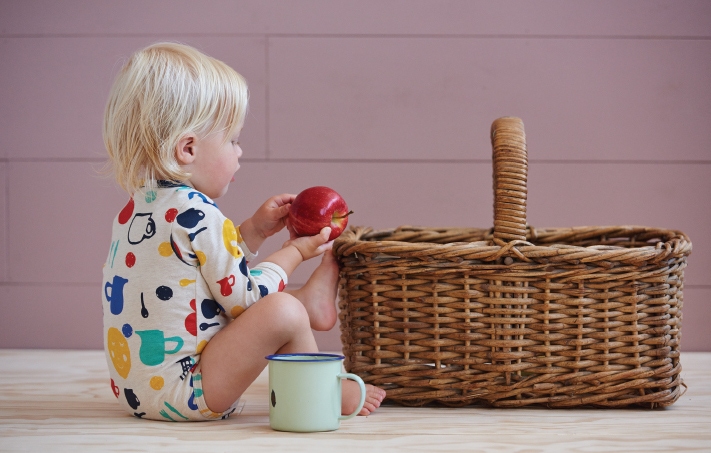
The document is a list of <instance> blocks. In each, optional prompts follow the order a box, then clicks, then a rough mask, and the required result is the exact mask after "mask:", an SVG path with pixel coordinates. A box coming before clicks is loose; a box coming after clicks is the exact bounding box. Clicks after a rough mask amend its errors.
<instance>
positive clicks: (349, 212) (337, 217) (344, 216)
mask: <svg viewBox="0 0 711 453" xmlns="http://www.w3.org/2000/svg"><path fill="white" fill-rule="evenodd" d="M351 214H353V211H352V210H351V211H348V214H346V215H343V216H333V218H334V219H345V218H346V217H348V216H349V215H351Z"/></svg>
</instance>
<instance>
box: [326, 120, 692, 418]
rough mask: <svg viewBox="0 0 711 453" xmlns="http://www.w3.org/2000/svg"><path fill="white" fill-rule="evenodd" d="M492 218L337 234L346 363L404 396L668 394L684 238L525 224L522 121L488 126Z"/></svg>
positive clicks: (610, 398) (557, 398) (674, 373)
mask: <svg viewBox="0 0 711 453" xmlns="http://www.w3.org/2000/svg"><path fill="white" fill-rule="evenodd" d="M491 136H492V145H493V148H494V157H493V163H494V198H495V201H494V228H493V229H492V230H485V229H475V228H439V229H437V228H420V227H406V226H405V227H400V228H396V229H389V230H381V231H373V230H371V229H370V228H363V227H354V228H351V229H350V230H348V231H346V232H345V233H343V234H342V235H341V237H340V238H338V239H337V240H336V243H335V245H334V250H335V253H336V256H337V257H338V260H339V262H340V264H341V287H340V302H339V307H340V315H339V316H340V320H341V333H342V335H341V340H342V343H343V353H344V355H345V356H346V361H345V366H346V369H347V370H348V371H349V372H352V373H356V374H358V375H359V376H361V377H362V378H363V380H364V381H365V382H366V383H371V384H374V385H378V386H380V387H382V388H384V389H386V390H387V397H386V399H388V400H391V401H394V402H397V403H400V404H403V405H409V406H421V405H424V404H427V403H431V402H437V403H442V404H445V405H449V406H465V405H469V404H486V405H492V406H497V407H516V406H525V405H530V404H542V405H547V406H549V407H574V406H581V405H593V406H606V407H615V406H628V405H642V406H645V407H657V406H667V405H670V404H672V403H673V402H674V401H676V400H677V399H678V398H679V396H680V395H681V394H682V393H683V391H682V387H683V386H684V384H683V382H682V380H681V377H680V371H681V364H680V362H679V339H680V336H681V335H680V327H681V306H682V302H683V295H682V289H683V282H684V274H683V271H684V268H685V267H686V259H687V256H688V255H689V253H690V252H691V242H690V240H689V238H688V237H687V236H686V235H685V234H683V233H681V232H679V231H670V230H663V229H656V228H645V227H637V226H612V227H577V228H550V229H534V228H532V227H529V226H527V225H526V194H527V190H526V175H527V155H526V144H525V135H524V130H523V123H522V122H521V120H519V119H517V118H501V119H498V120H496V121H495V122H494V124H493V125H492V131H491Z"/></svg>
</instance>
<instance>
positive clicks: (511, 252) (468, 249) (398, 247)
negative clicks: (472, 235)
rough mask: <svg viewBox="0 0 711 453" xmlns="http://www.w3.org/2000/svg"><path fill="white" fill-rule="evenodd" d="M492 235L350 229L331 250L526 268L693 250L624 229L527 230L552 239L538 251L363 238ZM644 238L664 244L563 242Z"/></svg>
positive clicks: (522, 245)
mask: <svg viewBox="0 0 711 453" xmlns="http://www.w3.org/2000/svg"><path fill="white" fill-rule="evenodd" d="M492 230H493V229H484V228H469V227H435V228H429V227H420V226H410V225H403V226H400V227H397V228H388V229H379V230H375V229H373V228H371V227H365V226H351V227H349V228H348V229H347V230H346V231H344V232H343V233H342V234H341V236H340V237H338V238H337V239H336V240H335V242H334V245H333V249H334V253H335V254H336V255H337V256H348V255H357V254H361V255H365V256H369V255H371V256H372V255H385V256H391V257H402V258H418V259H422V260H425V261H432V260H435V259H443V260H446V261H450V262H451V261H462V260H471V259H475V260H480V261H495V260H499V259H501V258H506V257H512V258H517V259H519V260H521V261H525V262H532V261H536V262H551V261H563V262H567V261H571V260H574V261H576V262H578V263H586V262H598V261H608V262H625V263H630V262H637V263H640V262H641V263H649V262H658V261H661V260H664V259H668V258H670V257H679V256H688V255H689V254H690V253H691V250H692V244H691V240H690V239H689V237H688V236H687V235H686V234H684V233H683V232H681V231H678V230H669V229H663V228H654V227H645V226H639V225H622V226H580V227H567V228H566V227H564V228H539V229H536V228H533V227H530V226H528V228H527V230H528V231H529V237H530V236H533V238H532V239H531V240H534V241H535V240H540V239H541V238H545V237H547V236H549V237H551V238H555V239H557V240H558V241H556V242H555V243H546V244H545V245H536V244H534V243H532V242H528V241H521V240H513V241H509V242H506V241H501V240H497V239H493V238H489V239H488V240H482V241H476V242H448V243H435V242H427V241H414V242H407V241H400V240H369V239H362V238H363V237H366V236H370V237H373V236H384V237H387V236H392V235H393V234H396V233H408V232H410V233H413V235H416V234H418V233H420V234H426V233H428V232H439V233H448V232H449V233H451V234H452V235H454V236H456V234H457V233H459V234H462V233H465V232H467V231H485V232H488V233H489V236H491V234H490V233H491V232H492ZM629 235H643V237H644V236H647V237H648V238H650V239H651V238H654V237H657V236H659V237H662V238H664V239H665V240H663V241H661V240H660V241H658V242H656V243H653V244H650V243H648V242H640V246H615V245H590V246H579V245H571V244H566V243H565V239H566V238H568V239H575V240H578V241H580V240H585V239H586V238H587V239H590V238H594V237H600V236H608V237H613V238H614V237H627V236H629Z"/></svg>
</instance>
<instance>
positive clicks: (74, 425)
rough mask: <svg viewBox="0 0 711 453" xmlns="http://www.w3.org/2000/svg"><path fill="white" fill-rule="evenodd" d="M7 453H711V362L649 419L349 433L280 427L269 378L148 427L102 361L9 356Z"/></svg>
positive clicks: (25, 353)
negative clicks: (219, 409)
mask: <svg viewBox="0 0 711 453" xmlns="http://www.w3.org/2000/svg"><path fill="white" fill-rule="evenodd" d="M0 363H2V370H3V372H2V373H0V451H2V452H5V451H72V452H76V453H81V452H85V451H87V452H88V451H92V452H93V451H107V452H112V451H129V450H130V451H170V452H183V451H185V452H191V453H192V452H195V451H220V450H240V451H256V452H262V451H263V452H267V451H268V452H273V451H295V452H302V451H303V452H306V451H315V450H318V451H320V450H330V451H343V452H345V451H363V450H373V449H375V450H376V451H398V450H416V451H462V450H467V451H473V450H476V451H484V452H499V451H521V452H524V451H525V452H537V451H567V452H610V451H628V452H631V451H640V452H641V451H645V452H654V451H680V452H681V451H710V450H711V353H683V354H682V365H683V371H682V377H683V379H684V380H685V382H686V384H687V385H688V386H689V388H688V391H687V392H686V393H685V394H684V395H683V396H682V397H681V398H680V399H679V400H678V401H677V402H676V403H675V404H674V405H673V406H671V407H668V408H666V409H659V410H644V409H554V410H550V409H545V408H520V409H491V408H482V407H468V408H444V407H425V408H406V407H400V406H394V405H387V406H384V407H382V408H381V409H379V410H378V411H377V412H376V413H374V414H373V415H371V416H369V417H356V418H354V419H351V420H347V421H344V422H343V423H342V424H341V428H340V429H339V430H338V431H335V432H330V433H312V434H293V433H280V432H276V431H272V430H271V429H270V428H269V415H268V414H269V410H268V403H267V383H268V381H267V380H268V376H267V372H266V370H265V372H264V373H262V375H260V377H259V378H258V379H257V381H255V382H254V383H253V384H252V386H250V388H249V389H248V390H247V392H245V395H244V397H243V400H244V402H245V407H244V410H243V412H242V414H241V415H240V416H238V417H233V418H231V419H228V420H220V421H212V422H205V423H168V422H158V421H149V420H139V419H136V418H134V417H131V416H130V415H128V414H126V413H125V412H124V411H123V410H122V409H121V408H119V406H118V405H117V404H116V401H115V398H114V396H113V394H112V393H111V390H110V388H109V384H108V372H107V370H106V363H105V360H104V355H103V352H101V351H57V350H53V351H47V350H0Z"/></svg>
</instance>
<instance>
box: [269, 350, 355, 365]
mask: <svg viewBox="0 0 711 453" xmlns="http://www.w3.org/2000/svg"><path fill="white" fill-rule="evenodd" d="M289 357H322V358H319V359H313V360H299V363H303V362H331V361H335V360H343V359H345V358H346V357H345V356H342V355H339V354H326V353H321V352H312V353H306V352H303V353H295V354H272V355H268V356H266V357H265V359H267V360H274V361H277V362H294V361H293V360H289ZM324 359H325V360H324Z"/></svg>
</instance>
